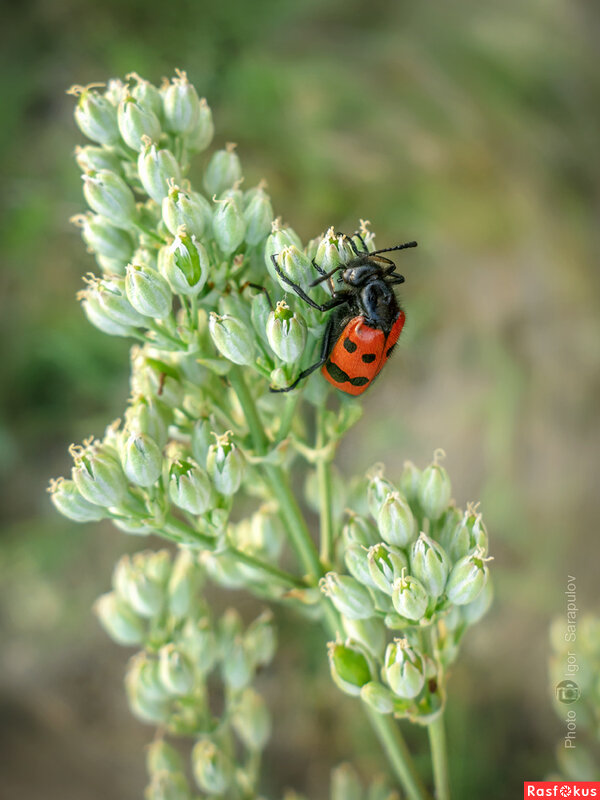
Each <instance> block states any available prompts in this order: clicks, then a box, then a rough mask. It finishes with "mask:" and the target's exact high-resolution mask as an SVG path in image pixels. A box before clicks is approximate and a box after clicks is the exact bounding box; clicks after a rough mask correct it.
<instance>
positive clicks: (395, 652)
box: [382, 639, 425, 700]
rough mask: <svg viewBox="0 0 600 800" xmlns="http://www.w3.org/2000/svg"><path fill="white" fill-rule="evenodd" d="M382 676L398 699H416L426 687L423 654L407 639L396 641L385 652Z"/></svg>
mask: <svg viewBox="0 0 600 800" xmlns="http://www.w3.org/2000/svg"><path fill="white" fill-rule="evenodd" d="M382 674H383V677H384V679H385V680H386V682H387V683H388V684H389V686H390V688H391V689H392V691H393V692H394V694H397V695H398V697H403V698H406V699H407V700H410V699H412V698H413V697H416V696H417V695H418V694H419V693H420V692H421V690H422V689H423V686H424V685H425V664H424V662H423V657H422V655H421V653H420V652H419V651H418V650H416V649H414V648H413V647H411V646H410V645H409V644H408V641H407V640H406V639H396V640H395V641H393V642H390V644H389V645H388V647H387V650H386V651H385V659H384V666H383V670H382Z"/></svg>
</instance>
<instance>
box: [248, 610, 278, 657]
mask: <svg viewBox="0 0 600 800" xmlns="http://www.w3.org/2000/svg"><path fill="white" fill-rule="evenodd" d="M244 645H245V648H246V652H247V653H248V656H249V657H250V659H251V661H252V663H253V664H254V666H255V667H256V666H264V665H265V664H270V663H271V661H272V660H273V656H274V655H275V649H276V647H277V639H276V636H275V629H274V627H273V615H272V613H271V612H270V611H265V612H264V613H263V614H261V615H260V616H259V617H257V618H256V619H255V620H254V621H253V622H252V623H251V624H250V625H249V626H248V629H247V630H246V633H245V635H244Z"/></svg>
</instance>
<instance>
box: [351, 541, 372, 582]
mask: <svg viewBox="0 0 600 800" xmlns="http://www.w3.org/2000/svg"><path fill="white" fill-rule="evenodd" d="M344 561H345V562H346V566H347V567H348V571H349V572H350V574H351V575H352V576H353V577H354V578H356V580H357V581H359V583H362V584H363V585H364V586H370V587H372V588H373V589H376V588H377V584H376V583H375V581H374V580H373V578H372V576H371V570H370V569H369V561H368V558H367V548H366V547H365V546H364V545H362V544H359V543H358V542H350V544H348V545H347V546H346V548H345V550H344Z"/></svg>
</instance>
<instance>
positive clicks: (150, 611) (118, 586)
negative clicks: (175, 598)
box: [113, 551, 170, 619]
mask: <svg viewBox="0 0 600 800" xmlns="http://www.w3.org/2000/svg"><path fill="white" fill-rule="evenodd" d="M161 552H162V555H161ZM164 566H167V567H168V568H170V559H169V557H168V553H166V551H159V552H158V553H151V554H150V553H148V552H144V553H138V554H137V555H135V556H134V557H133V559H131V558H129V557H128V556H123V557H122V558H121V559H120V560H119V561H118V563H117V566H116V567H115V571H114V573H113V586H114V587H115V591H116V592H117V594H118V596H119V597H121V598H123V600H125V601H126V602H127V603H128V605H129V606H131V608H132V609H133V610H134V611H135V613H136V614H139V615H140V616H141V617H147V618H148V619H152V617H155V616H157V615H158V614H160V612H161V611H162V609H163V607H164V604H165V592H166V590H165V576H164V575H163V574H161V573H159V574H156V567H162V568H164ZM153 573H154V574H153Z"/></svg>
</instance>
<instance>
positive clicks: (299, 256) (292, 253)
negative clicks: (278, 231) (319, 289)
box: [269, 244, 313, 294]
mask: <svg viewBox="0 0 600 800" xmlns="http://www.w3.org/2000/svg"><path fill="white" fill-rule="evenodd" d="M275 260H276V261H277V265H278V267H279V269H280V270H281V271H282V272H283V274H284V275H286V276H287V277H288V278H289V279H290V281H292V282H293V283H296V284H298V285H299V286H301V287H302V288H303V289H307V288H308V284H309V283H310V280H311V278H312V274H313V272H312V264H311V262H310V259H309V258H308V256H307V255H306V254H305V253H303V252H302V250H301V249H300V248H298V247H296V245H293V244H290V245H287V247H284V248H283V249H282V250H280V251H279V252H278V253H276V254H275ZM269 271H270V273H271V276H272V277H273V278H274V279H275V280H276V281H277V282H278V283H279V285H280V286H281V288H282V289H283V291H284V292H288V293H290V294H295V292H294V289H293V288H292V287H291V286H290V284H289V283H287V282H286V281H284V280H283V278H282V277H281V276H280V275H279V274H278V273H277V272H276V271H275V268H274V266H273V262H272V261H271V267H270V270H269Z"/></svg>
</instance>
